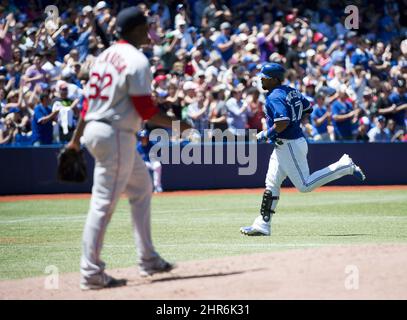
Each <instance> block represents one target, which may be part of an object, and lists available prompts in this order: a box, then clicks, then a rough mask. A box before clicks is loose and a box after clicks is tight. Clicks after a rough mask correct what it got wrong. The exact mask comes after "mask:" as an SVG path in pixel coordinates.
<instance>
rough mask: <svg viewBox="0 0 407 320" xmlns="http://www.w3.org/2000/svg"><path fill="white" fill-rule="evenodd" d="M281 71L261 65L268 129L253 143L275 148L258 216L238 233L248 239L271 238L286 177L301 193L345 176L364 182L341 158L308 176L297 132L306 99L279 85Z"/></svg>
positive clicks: (303, 146)
mask: <svg viewBox="0 0 407 320" xmlns="http://www.w3.org/2000/svg"><path fill="white" fill-rule="evenodd" d="M284 73H285V70H284V68H283V67H282V66H281V65H279V64H277V63H268V64H265V65H264V66H263V68H262V70H261V73H260V77H261V83H262V87H263V89H265V90H267V91H269V94H268V96H267V99H266V105H265V108H266V118H267V127H268V129H267V130H265V131H262V132H260V133H258V134H257V140H258V141H263V140H267V139H269V140H270V141H271V142H273V143H274V145H275V148H274V151H273V153H272V155H271V157H270V162H269V167H268V171H267V176H266V190H265V191H264V194H263V201H262V203H261V208H260V215H259V216H258V217H257V218H256V219H255V220H254V222H253V224H252V225H251V226H249V227H241V228H240V232H241V233H243V234H245V235H248V236H257V235H264V236H269V235H270V234H271V218H272V215H273V214H274V213H275V211H274V210H275V209H276V206H277V202H278V200H279V196H280V186H281V183H282V182H283V181H284V179H285V178H286V177H287V176H288V177H289V178H290V180H291V182H292V183H293V184H294V186H295V187H296V188H297V189H298V190H299V191H301V192H310V191H312V190H314V189H315V188H318V187H320V186H322V185H324V184H327V183H328V182H330V181H333V180H336V179H339V178H341V177H343V176H345V175H354V176H355V177H357V178H358V179H360V180H362V181H363V180H364V179H365V175H364V173H363V172H362V170H361V169H360V168H359V167H358V166H357V165H355V164H354V163H353V161H352V159H351V158H350V157H349V156H348V155H347V154H344V155H343V156H342V157H341V158H340V159H339V160H338V161H337V162H335V163H333V164H331V165H329V166H328V167H326V168H324V169H321V170H319V171H316V172H314V173H313V174H310V172H309V168H308V162H307V153H308V145H307V141H306V140H305V138H304V136H303V133H302V130H301V128H300V123H301V118H302V117H303V116H304V115H305V114H307V113H311V112H312V107H311V105H310V103H309V102H308V100H307V99H305V97H304V96H303V95H302V94H301V93H300V92H299V91H298V90H296V89H294V88H291V87H288V86H285V85H282V82H283V81H284Z"/></svg>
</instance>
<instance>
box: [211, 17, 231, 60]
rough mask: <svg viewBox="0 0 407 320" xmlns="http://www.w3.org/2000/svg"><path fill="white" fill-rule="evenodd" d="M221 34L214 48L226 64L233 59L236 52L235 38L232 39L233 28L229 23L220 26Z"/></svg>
mask: <svg viewBox="0 0 407 320" xmlns="http://www.w3.org/2000/svg"><path fill="white" fill-rule="evenodd" d="M220 29H221V34H220V35H219V36H218V37H217V38H216V40H215V43H214V46H215V47H216V49H217V50H218V52H219V53H220V55H221V56H222V59H223V61H224V62H228V61H229V59H230V58H232V56H233V53H234V50H233V46H234V39H235V36H233V37H231V32H232V26H231V24H230V23H229V22H223V23H222V24H221V25H220Z"/></svg>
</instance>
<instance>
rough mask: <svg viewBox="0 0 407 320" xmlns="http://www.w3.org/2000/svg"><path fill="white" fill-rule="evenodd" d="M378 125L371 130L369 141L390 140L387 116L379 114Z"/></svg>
mask: <svg viewBox="0 0 407 320" xmlns="http://www.w3.org/2000/svg"><path fill="white" fill-rule="evenodd" d="M375 122H376V126H375V127H373V128H372V129H370V130H369V132H368V134H367V135H368V136H369V142H389V141H390V138H391V137H390V134H389V133H388V132H387V131H386V130H385V128H386V118H385V117H383V116H378V117H377V118H376V121H375Z"/></svg>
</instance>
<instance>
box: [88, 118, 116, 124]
mask: <svg viewBox="0 0 407 320" xmlns="http://www.w3.org/2000/svg"><path fill="white" fill-rule="evenodd" d="M91 121H96V122H103V123H106V124H108V125H112V122H111V121H109V120H106V119H97V120H96V119H95V120H90V121H89V122H91Z"/></svg>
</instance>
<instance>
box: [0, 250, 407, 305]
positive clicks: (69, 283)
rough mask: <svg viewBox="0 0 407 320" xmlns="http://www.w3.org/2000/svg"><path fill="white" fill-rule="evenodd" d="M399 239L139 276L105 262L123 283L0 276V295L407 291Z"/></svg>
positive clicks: (393, 294) (304, 295)
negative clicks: (84, 287) (55, 282)
mask: <svg viewBox="0 0 407 320" xmlns="http://www.w3.org/2000/svg"><path fill="white" fill-rule="evenodd" d="M406 253H407V245H363V246H331V247H323V248H318V249H301V250H299V249H294V250H289V251H279V252H273V253H267V254H254V255H247V256H236V257H228V258H222V259H212V260H206V261H192V262H183V263H180V264H179V265H178V268H176V269H175V270H173V271H172V272H171V273H169V274H162V275H155V276H153V277H151V278H150V279H143V278H140V277H139V276H138V274H137V272H136V269H135V268H127V269H118V270H112V271H111V274H112V275H114V276H117V277H125V278H127V279H128V280H129V283H128V286H127V287H122V288H116V289H105V290H99V291H85V292H83V291H80V290H79V287H78V281H79V274H78V273H71V274H63V275H60V277H59V289H58V290H45V289H44V283H45V278H44V277H40V278H30V279H23V280H16V281H4V282H0V299H137V300H139V299H149V300H150V299H151V300H153V299H158V300H161V299H179V300H184V299H192V300H197V299H215V300H218V299H226V300H234V299H249V300H259V299H407V277H406V273H405V271H406V266H407V254H406Z"/></svg>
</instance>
